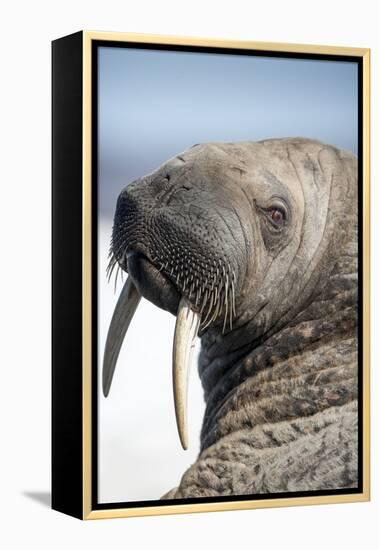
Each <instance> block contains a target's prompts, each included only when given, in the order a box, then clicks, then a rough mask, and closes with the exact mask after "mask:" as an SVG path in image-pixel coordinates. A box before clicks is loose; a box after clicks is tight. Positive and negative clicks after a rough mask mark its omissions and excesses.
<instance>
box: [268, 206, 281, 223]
mask: <svg viewBox="0 0 379 550" xmlns="http://www.w3.org/2000/svg"><path fill="white" fill-rule="evenodd" d="M270 217H271V219H272V221H273V222H274V223H275V225H278V226H279V227H280V226H282V225H283V223H284V213H283V212H282V211H281V210H279V209H278V208H273V209H272V210H271V211H270Z"/></svg>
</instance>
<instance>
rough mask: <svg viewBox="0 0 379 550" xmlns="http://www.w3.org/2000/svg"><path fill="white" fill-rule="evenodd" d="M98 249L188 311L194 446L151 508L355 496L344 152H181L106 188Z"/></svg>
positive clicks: (353, 276)
mask: <svg viewBox="0 0 379 550" xmlns="http://www.w3.org/2000/svg"><path fill="white" fill-rule="evenodd" d="M112 251H113V258H114V261H117V262H118V263H119V264H120V265H121V267H122V268H123V269H125V270H127V271H128V272H129V274H130V276H131V277H132V279H133V282H134V284H135V286H136V287H137V289H138V291H139V292H140V293H141V294H142V295H143V296H145V297H146V298H147V299H149V300H150V301H152V302H153V303H154V304H156V305H157V306H158V307H161V308H163V309H166V310H167V311H170V312H171V313H173V314H176V312H177V309H178V304H179V301H180V299H181V298H182V297H183V296H185V297H186V298H187V299H188V302H189V303H190V304H191V308H192V309H193V311H196V312H197V313H199V314H200V316H201V325H200V333H199V335H200V336H201V355H200V360H199V374H200V377H201V381H202V384H203V388H204V395H205V400H206V412H205V417H204V422H203V427H202V433H201V452H200V454H199V457H198V459H197V461H196V462H195V463H194V464H193V466H192V467H191V468H189V469H188V470H187V472H185V473H184V475H183V477H182V479H181V480H178V482H179V485H178V487H177V488H176V489H174V490H172V491H170V493H168V494H167V495H166V496H165V498H189V497H209V496H212V497H213V496H221V495H243V494H258V493H278V492H287V491H308V490H323V489H338V488H352V487H356V486H357V483H358V479H357V435H358V434H357V161H356V158H355V156H354V155H353V154H351V153H349V152H346V151H342V150H339V149H337V148H335V147H332V146H330V145H325V144H322V143H320V142H317V141H312V140H307V139H301V138H294V139H273V140H265V141H261V142H244V143H209V144H203V145H197V146H194V147H193V148H191V149H188V150H187V151H185V152H184V153H182V154H181V155H179V156H177V157H175V158H174V159H171V160H169V161H168V162H167V163H166V164H164V165H163V166H161V167H160V168H158V169H157V170H156V171H154V172H153V173H151V174H149V175H147V176H146V177H143V178H141V179H140V180H138V181H136V182H134V183H132V184H131V185H129V186H128V187H127V188H126V189H125V190H124V191H123V192H122V193H121V195H120V197H119V199H118V204H117V209H116V215H115V220H114V230H113V240H112Z"/></svg>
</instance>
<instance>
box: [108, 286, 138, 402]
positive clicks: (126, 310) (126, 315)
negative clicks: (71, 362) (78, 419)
mask: <svg viewBox="0 0 379 550" xmlns="http://www.w3.org/2000/svg"><path fill="white" fill-rule="evenodd" d="M140 299H141V295H140V293H139V292H138V290H137V289H136V287H135V286H134V283H133V281H132V280H131V278H130V277H128V279H127V280H126V281H125V284H124V287H123V289H122V291H121V294H120V296H119V299H118V302H117V304H116V307H115V310H114V312H113V316H112V320H111V324H110V326H109V330H108V335H107V341H106V344H105V351H104V359H103V393H104V395H105V397H107V396H108V393H109V390H110V387H111V384H112V378H113V374H114V371H115V368H116V363H117V358H118V355H119V353H120V349H121V346H122V342H123V341H124V338H125V334H126V332H127V330H128V327H129V325H130V321H131V320H132V319H133V315H134V313H135V311H136V309H137V306H138V304H139V301H140Z"/></svg>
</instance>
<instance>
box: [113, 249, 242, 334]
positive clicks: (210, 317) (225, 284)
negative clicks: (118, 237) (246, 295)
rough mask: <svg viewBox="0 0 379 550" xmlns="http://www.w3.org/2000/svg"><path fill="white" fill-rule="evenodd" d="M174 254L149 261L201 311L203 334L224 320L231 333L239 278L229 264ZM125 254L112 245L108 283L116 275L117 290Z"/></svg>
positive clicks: (224, 327)
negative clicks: (237, 278)
mask: <svg viewBox="0 0 379 550" xmlns="http://www.w3.org/2000/svg"><path fill="white" fill-rule="evenodd" d="M171 252H172V253H171V254H170V258H169V259H168V260H166V261H162V259H161V258H159V257H158V256H154V257H152V258H151V259H150V258H149V261H151V263H152V264H153V265H154V266H155V267H156V268H157V270H158V271H160V272H162V273H163V274H164V276H165V277H166V278H167V279H169V280H170V281H171V282H172V283H173V284H174V285H175V286H176V288H177V289H178V290H179V292H180V293H181V294H182V296H185V297H186V298H187V299H188V301H189V302H190V303H191V304H192V306H193V309H194V310H195V311H197V312H199V314H200V316H201V323H200V331H204V330H205V329H207V328H208V327H209V326H210V325H211V324H212V323H214V322H216V321H217V320H219V319H221V321H223V325H222V332H223V333H224V332H225V330H226V329H227V327H228V328H229V329H230V330H232V328H233V318H234V317H235V314H236V307H235V285H236V276H235V272H234V270H233V269H232V268H231V266H230V264H229V263H228V262H226V261H225V260H221V259H212V260H209V259H204V258H201V257H199V256H195V255H194V254H191V252H190V251H188V252H187V251H186V250H185V249H183V248H182V247H181V250H180V252H182V254H180V255H179V254H178V253H175V252H178V251H175V250H172V251H171ZM124 255H125V253H121V247H119V248H118V250H117V251H115V250H114V247H113V243H111V246H110V251H109V263H108V267H107V270H106V273H107V278H108V282H109V281H110V280H111V278H112V275H113V274H114V273H115V289H116V286H117V281H118V277H119V273H120V271H121V277H122V276H123V271H124V269H125V265H126V262H125V257H124ZM121 263H122V266H121Z"/></svg>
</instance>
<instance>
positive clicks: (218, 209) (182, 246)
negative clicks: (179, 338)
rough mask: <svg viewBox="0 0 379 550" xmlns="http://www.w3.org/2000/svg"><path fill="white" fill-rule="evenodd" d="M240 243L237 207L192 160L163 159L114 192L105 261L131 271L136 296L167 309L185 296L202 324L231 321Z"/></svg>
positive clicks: (228, 325) (225, 324) (173, 309)
mask: <svg viewBox="0 0 379 550" xmlns="http://www.w3.org/2000/svg"><path fill="white" fill-rule="evenodd" d="M184 166H185V169H184ZM244 249H245V242H244V235H243V233H242V228H241V224H240V222H239V220H238V216H237V209H236V208H235V212H234V211H233V210H232V209H231V207H230V200H229V197H228V196H227V195H226V193H225V190H223V189H222V187H221V186H220V185H219V184H218V183H217V181H215V177H213V179H212V177H211V175H207V179H206V178H205V175H204V174H203V173H202V172H201V171H199V167H198V166H197V165H196V163H192V164H190V163H188V164H186V165H185V164H184V163H181V164H180V165H179V167H178V165H177V163H175V164H174V166H173V167H172V166H171V162H168V163H167V164H166V165H164V166H163V167H161V168H160V169H158V170H157V171H156V172H155V173H153V174H151V175H149V176H147V177H145V178H141V179H140V180H136V181H135V182H133V183H132V184H130V185H129V186H127V187H126V188H125V189H124V190H123V191H122V192H121V193H120V196H119V198H118V201H117V206H116V212H115V217H114V225H113V234H112V244H111V255H112V259H111V262H117V263H118V264H119V266H120V267H121V268H122V269H123V270H124V271H127V272H128V273H129V274H130V275H131V277H132V278H133V280H134V282H135V284H136V286H137V288H138V289H139V291H140V292H141V294H142V295H143V296H144V297H146V298H147V299H148V300H149V301H151V302H152V303H154V304H155V305H157V306H158V307H161V308H163V309H165V310H167V311H169V312H171V313H173V314H174V315H176V313H177V307H178V296H180V297H185V298H186V299H187V301H188V303H190V304H191V307H192V309H193V310H194V311H195V312H197V313H199V314H200V316H201V329H202V330H205V329H206V328H207V327H209V326H210V325H212V324H215V323H216V324H217V323H218V324H219V325H220V326H221V327H222V329H223V330H224V331H225V330H227V329H229V330H230V329H231V328H232V325H233V318H234V316H235V312H236V303H235V302H236V293H237V291H238V289H239V286H240V279H241V277H240V274H241V272H242V271H243V269H242V268H243V265H241V264H242V263H243V262H241V251H242V250H244ZM128 258H131V259H132V264H131V261H130V259H129V260H128ZM131 265H133V269H132V270H131V269H130V266H131Z"/></svg>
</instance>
